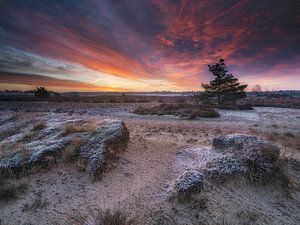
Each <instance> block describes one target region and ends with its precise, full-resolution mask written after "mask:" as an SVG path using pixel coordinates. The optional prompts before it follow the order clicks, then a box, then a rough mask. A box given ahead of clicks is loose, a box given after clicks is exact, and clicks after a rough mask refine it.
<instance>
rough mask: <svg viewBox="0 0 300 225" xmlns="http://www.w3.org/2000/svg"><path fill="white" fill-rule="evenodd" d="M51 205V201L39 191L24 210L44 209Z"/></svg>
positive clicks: (26, 204)
mask: <svg viewBox="0 0 300 225" xmlns="http://www.w3.org/2000/svg"><path fill="white" fill-rule="evenodd" d="M48 205H49V202H48V201H46V200H45V199H43V198H42V194H41V193H40V192H39V193H37V195H36V198H35V199H34V200H33V201H32V202H30V203H25V205H24V206H23V209H22V211H34V210H36V209H43V208H46V207H47V206H48Z"/></svg>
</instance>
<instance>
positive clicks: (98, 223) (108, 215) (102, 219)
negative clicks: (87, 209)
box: [63, 209, 135, 225]
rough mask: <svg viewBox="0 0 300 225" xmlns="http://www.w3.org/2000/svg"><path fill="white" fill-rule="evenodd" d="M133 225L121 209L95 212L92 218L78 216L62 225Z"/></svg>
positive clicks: (132, 220) (132, 221)
mask: <svg viewBox="0 0 300 225" xmlns="http://www.w3.org/2000/svg"><path fill="white" fill-rule="evenodd" d="M85 224H95V225H133V224H135V220H134V219H130V218H129V217H128V215H127V213H125V212H124V211H123V210H121V209H114V210H111V209H106V210H97V212H96V213H94V216H82V215H80V214H78V215H76V216H75V217H70V218H68V219H67V221H66V223H64V224H63V225H85Z"/></svg>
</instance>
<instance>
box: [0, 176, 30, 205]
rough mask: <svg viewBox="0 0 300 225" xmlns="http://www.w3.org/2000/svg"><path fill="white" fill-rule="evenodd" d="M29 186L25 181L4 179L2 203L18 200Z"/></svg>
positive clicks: (0, 195)
mask: <svg viewBox="0 0 300 225" xmlns="http://www.w3.org/2000/svg"><path fill="white" fill-rule="evenodd" d="M27 188H28V186H27V184H25V183H17V182H13V181H2V183H1V184H0V203H1V202H10V201H13V200H16V199H17V198H19V196H20V195H21V194H22V193H24V192H25V191H26V190H27Z"/></svg>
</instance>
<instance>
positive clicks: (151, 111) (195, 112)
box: [133, 103, 220, 119]
mask: <svg viewBox="0 0 300 225" xmlns="http://www.w3.org/2000/svg"><path fill="white" fill-rule="evenodd" d="M133 113H135V114H140V115H175V116H179V117H181V118H187V119H196V118H197V117H219V116H220V114H219V113H218V112H217V111H215V110H214V109H213V108H207V107H206V108H204V107H200V106H198V105H192V104H185V103H174V104H165V103H164V104H160V105H158V106H154V107H150V108H148V107H138V108H137V109H135V110H134V111H133Z"/></svg>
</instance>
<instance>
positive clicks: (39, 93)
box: [33, 87, 50, 99]
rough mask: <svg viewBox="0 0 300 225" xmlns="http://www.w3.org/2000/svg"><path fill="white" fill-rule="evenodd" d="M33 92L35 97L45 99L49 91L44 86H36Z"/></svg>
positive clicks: (48, 95)
mask: <svg viewBox="0 0 300 225" xmlns="http://www.w3.org/2000/svg"><path fill="white" fill-rule="evenodd" d="M33 93H34V96H35V97H36V98H40V99H47V98H49V97H50V93H49V91H48V90H47V89H46V88H44V87H36V89H34V90H33Z"/></svg>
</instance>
